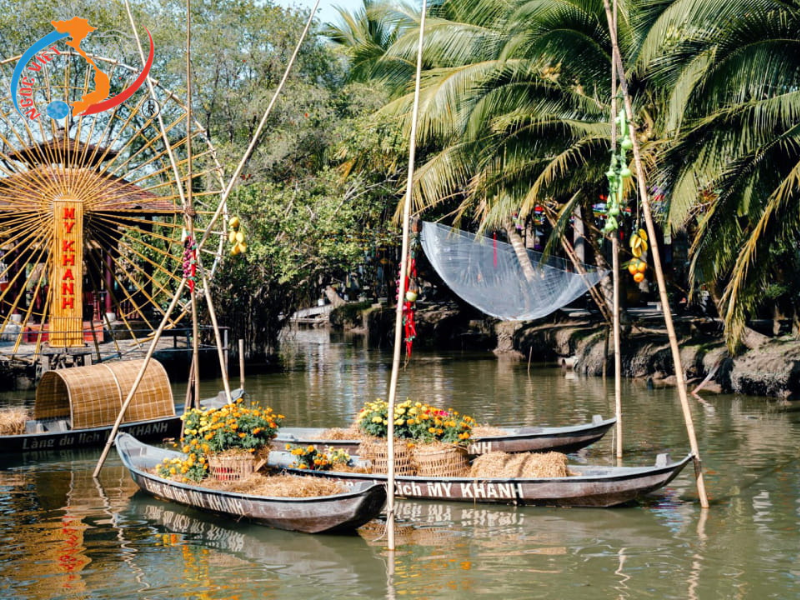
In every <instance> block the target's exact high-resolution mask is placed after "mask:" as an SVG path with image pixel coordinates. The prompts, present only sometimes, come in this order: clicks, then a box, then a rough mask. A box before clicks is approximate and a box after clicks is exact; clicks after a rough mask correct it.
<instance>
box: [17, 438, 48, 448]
mask: <svg viewBox="0 0 800 600" xmlns="http://www.w3.org/2000/svg"><path fill="white" fill-rule="evenodd" d="M55 444H56V438H50V439H47V440H37V439H36V438H27V437H26V438H25V439H24V440H22V449H23V450H46V449H47V448H55Z"/></svg>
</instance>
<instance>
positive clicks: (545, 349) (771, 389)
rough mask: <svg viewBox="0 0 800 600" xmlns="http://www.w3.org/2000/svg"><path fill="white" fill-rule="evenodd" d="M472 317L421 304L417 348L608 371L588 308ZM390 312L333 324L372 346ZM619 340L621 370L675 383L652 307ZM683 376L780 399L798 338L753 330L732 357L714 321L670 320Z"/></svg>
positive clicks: (796, 376)
mask: <svg viewBox="0 0 800 600" xmlns="http://www.w3.org/2000/svg"><path fill="white" fill-rule="evenodd" d="M475 316H476V315H475V314H473V313H471V312H470V311H466V310H462V309H461V308H460V307H458V306H457V305H455V304H445V305H431V306H423V307H421V308H420V310H418V311H417V314H416V322H417V338H416V340H415V345H416V347H421V348H434V349H464V350H485V351H494V353H495V354H496V355H497V356H498V357H499V358H501V359H503V360H527V359H528V357H529V356H530V359H531V360H532V361H533V362H537V363H542V362H544V363H556V364H561V363H562V362H567V363H569V364H570V366H571V368H573V369H574V371H575V372H576V373H577V374H579V375H583V376H602V375H603V372H604V370H606V372H607V373H612V372H613V364H614V362H613V361H614V358H613V340H611V339H608V336H607V328H606V326H605V324H604V323H603V322H601V321H598V320H597V319H596V318H593V317H592V316H590V315H588V313H580V312H577V313H576V312H573V313H566V312H563V311H559V312H557V313H555V315H554V316H553V317H551V318H550V319H548V320H547V321H545V322H542V321H537V322H536V323H528V324H517V323H507V322H500V321H497V320H496V319H490V318H475ZM394 319H395V311H394V309H393V308H387V307H385V306H371V305H361V306H358V305H356V306H352V305H351V306H349V307H347V308H346V310H345V309H337V310H334V311H333V313H332V314H331V326H332V327H333V328H334V329H337V330H340V331H349V332H351V333H355V334H361V335H364V336H366V337H367V338H368V340H369V343H370V345H379V346H384V347H386V346H390V345H391V344H392V339H393V337H392V336H393V331H394ZM634 319H635V320H634V321H633V323H632V326H631V330H630V333H629V334H628V335H626V336H625V337H624V338H623V339H622V343H621V349H622V375H623V377H625V378H630V379H640V380H645V381H647V383H648V384H652V385H654V386H658V385H674V384H675V368H674V364H673V360H672V353H671V351H670V348H669V340H668V338H667V333H666V329H665V327H664V323H663V318H662V317H661V315H660V313H657V311H651V312H650V313H645V314H640V315H638V316H636V315H635V316H634ZM675 327H676V333H677V335H678V338H679V344H680V348H681V362H682V363H683V368H684V374H685V376H686V379H687V381H688V383H689V389H690V390H693V389H695V388H697V387H698V386H699V385H701V384H702V390H703V392H708V393H735V394H746V395H751V396H766V397H773V398H782V399H797V398H800V341H798V340H796V339H794V338H790V337H788V336H785V337H767V336H764V335H760V334H757V333H755V332H753V333H752V334H751V339H750V344H749V345H750V346H751V348H750V349H748V350H747V351H746V352H744V353H742V354H740V355H739V356H736V357H732V356H730V354H729V353H728V351H727V348H726V347H725V343H724V341H723V339H722V330H721V327H720V326H719V324H718V323H717V322H716V321H714V320H712V319H707V318H697V317H689V316H680V317H676V318H675Z"/></svg>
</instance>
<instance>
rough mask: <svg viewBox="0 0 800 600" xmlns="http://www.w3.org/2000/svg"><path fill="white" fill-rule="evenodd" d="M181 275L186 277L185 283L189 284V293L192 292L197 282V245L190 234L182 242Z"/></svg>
mask: <svg viewBox="0 0 800 600" xmlns="http://www.w3.org/2000/svg"><path fill="white" fill-rule="evenodd" d="M183 276H184V278H185V279H186V285H187V286H189V293H192V294H194V286H195V283H196V282H197V245H196V244H195V243H194V238H192V236H188V237H187V238H186V241H184V242H183Z"/></svg>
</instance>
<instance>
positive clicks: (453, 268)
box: [422, 223, 606, 321]
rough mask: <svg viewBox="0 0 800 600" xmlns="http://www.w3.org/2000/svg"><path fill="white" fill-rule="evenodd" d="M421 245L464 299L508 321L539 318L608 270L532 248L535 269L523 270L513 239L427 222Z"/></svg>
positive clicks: (559, 305) (592, 284) (567, 300)
mask: <svg viewBox="0 0 800 600" xmlns="http://www.w3.org/2000/svg"><path fill="white" fill-rule="evenodd" d="M422 248H423V250H424V251H425V255H426V256H427V257H428V260H429V261H430V262H431V264H432V265H433V267H434V269H436V272H437V273H439V276H440V277H441V278H442V279H443V280H444V282H445V283H446V284H447V285H448V286H449V287H450V289H452V290H453V291H454V292H455V293H456V294H458V295H459V296H460V297H461V298H463V299H464V300H465V301H467V302H469V303H470V304H472V305H473V306H475V307H476V308H478V309H480V310H481V311H483V312H485V313H486V314H487V315H491V316H493V317H497V318H498V319H502V320H504V321H531V320H534V319H540V318H542V317H544V316H547V315H549V314H550V313H552V312H555V311H556V310H558V309H559V308H561V307H563V306H566V305H567V304H569V303H570V302H573V301H574V300H576V299H577V298H579V297H580V296H582V295H583V294H585V293H586V292H588V291H589V289H590V288H591V287H592V286H594V285H596V284H597V282H598V281H600V280H601V279H602V278H603V277H604V276H605V274H606V271H599V270H598V269H597V268H596V267H593V266H590V265H583V264H582V265H581V268H582V270H583V271H584V273H580V272H578V271H577V270H576V268H575V266H574V265H573V263H572V262H570V261H567V260H564V259H562V258H558V257H555V256H549V257H547V258H546V259H542V254H541V253H540V252H534V251H533V250H528V251H527V253H528V257H529V258H530V261H531V267H532V274H531V273H530V272H529V273H528V276H527V277H526V274H525V271H524V270H523V268H522V266H521V265H520V261H519V259H518V258H517V255H516V254H515V252H514V248H513V247H512V246H511V244H506V243H505V242H501V241H498V240H493V239H491V238H488V237H485V236H480V235H475V234H471V233H467V232H465V231H459V230H455V229H452V228H450V227H447V226H445V225H440V224H438V223H425V224H424V225H423V228H422Z"/></svg>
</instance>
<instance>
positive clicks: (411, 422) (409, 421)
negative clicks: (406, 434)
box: [406, 419, 414, 425]
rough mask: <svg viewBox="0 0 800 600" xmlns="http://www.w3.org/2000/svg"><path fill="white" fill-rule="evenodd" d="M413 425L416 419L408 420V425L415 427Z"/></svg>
mask: <svg viewBox="0 0 800 600" xmlns="http://www.w3.org/2000/svg"><path fill="white" fill-rule="evenodd" d="M413 424H414V419H408V420H407V421H406V425H413Z"/></svg>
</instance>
